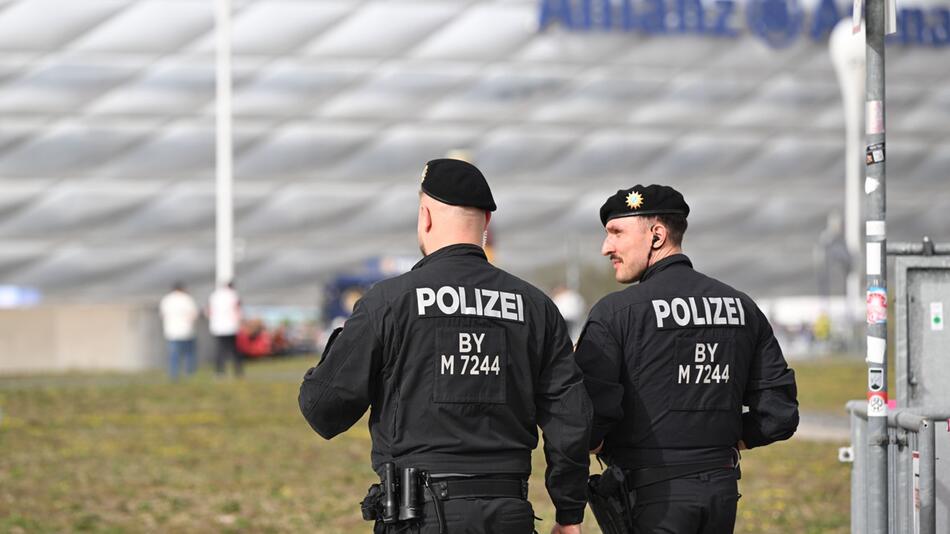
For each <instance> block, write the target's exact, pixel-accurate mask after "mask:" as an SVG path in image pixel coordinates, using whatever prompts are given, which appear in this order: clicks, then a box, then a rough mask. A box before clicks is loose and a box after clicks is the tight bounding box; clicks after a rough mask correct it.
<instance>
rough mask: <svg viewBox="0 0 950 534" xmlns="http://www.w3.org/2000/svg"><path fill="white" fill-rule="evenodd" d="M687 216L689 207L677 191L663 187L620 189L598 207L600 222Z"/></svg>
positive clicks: (640, 186)
mask: <svg viewBox="0 0 950 534" xmlns="http://www.w3.org/2000/svg"><path fill="white" fill-rule="evenodd" d="M665 214H679V215H682V216H683V217H686V216H687V215H689V205H688V204H686V200H684V199H683V195H681V194H680V192H679V191H677V190H676V189H673V188H672V187H668V186H665V185H656V184H653V185H646V186H643V185H635V186H633V187H631V188H630V189H621V190H619V191H617V193H616V194H614V195H612V196H611V197H610V198H608V199H607V202H604V205H603V206H601V207H600V222H601V223H602V224H603V225H604V226H607V221H609V220H611V219H616V218H618V217H633V216H635V215H665Z"/></svg>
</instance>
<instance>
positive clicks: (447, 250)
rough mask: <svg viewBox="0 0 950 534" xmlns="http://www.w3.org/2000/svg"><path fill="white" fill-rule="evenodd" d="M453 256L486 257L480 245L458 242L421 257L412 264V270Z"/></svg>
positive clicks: (484, 258)
mask: <svg viewBox="0 0 950 534" xmlns="http://www.w3.org/2000/svg"><path fill="white" fill-rule="evenodd" d="M453 256H478V257H480V258H482V259H483V260H487V259H488V257H487V256H485V250H484V249H483V248H482V247H480V246H478V245H473V244H471V243H458V244H455V245H448V246H446V247H442V248H440V249H439V250H437V251H435V252H433V253H431V254H429V255H428V256H426V257H424V258H422V259H421V260H419V262H418V263H416V264H415V265H413V266H412V270H416V269H418V268H419V267H422V266H423V265H427V264H429V263H432V262H434V261H438V260H440V259H442V258H450V257H453Z"/></svg>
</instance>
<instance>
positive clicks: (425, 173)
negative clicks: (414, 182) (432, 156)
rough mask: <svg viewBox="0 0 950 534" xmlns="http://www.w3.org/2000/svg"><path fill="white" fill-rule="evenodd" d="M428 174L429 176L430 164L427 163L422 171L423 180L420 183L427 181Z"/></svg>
mask: <svg viewBox="0 0 950 534" xmlns="http://www.w3.org/2000/svg"><path fill="white" fill-rule="evenodd" d="M427 174H429V164H428V163H426V166H425V167H424V168H423V169H422V179H421V180H419V181H420V182H424V181H426V175H427Z"/></svg>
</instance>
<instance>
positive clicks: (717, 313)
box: [575, 185, 798, 534]
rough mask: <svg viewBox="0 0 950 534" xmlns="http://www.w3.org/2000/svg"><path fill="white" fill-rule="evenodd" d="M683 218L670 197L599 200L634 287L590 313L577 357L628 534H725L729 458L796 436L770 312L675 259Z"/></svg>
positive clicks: (612, 248) (618, 264) (731, 477)
mask: <svg viewBox="0 0 950 534" xmlns="http://www.w3.org/2000/svg"><path fill="white" fill-rule="evenodd" d="M688 214H689V206H688V205H687V204H686V202H685V200H684V199H683V196H682V195H681V194H680V193H678V192H677V191H676V190H674V189H672V188H670V187H666V186H660V185H650V186H646V187H644V186H640V185H637V186H635V187H632V188H630V189H626V190H621V191H617V193H616V194H615V195H613V196H611V197H610V198H608V199H607V201H606V202H605V203H604V205H603V206H602V207H601V209H600V220H601V222H602V223H603V225H604V227H605V229H606V232H607V237H606V238H605V239H604V244H603V248H602V250H601V252H602V253H603V254H604V255H605V256H608V257H609V258H610V261H611V263H612V264H613V267H614V271H615V277H616V279H617V281H618V282H621V283H625V284H629V283H633V282H639V283H638V284H636V285H632V286H630V287H628V288H626V289H624V290H622V291H618V292H616V293H612V294H610V295H607V296H606V297H604V298H603V299H602V300H601V301H600V302H598V303H597V304H596V305H595V306H594V308H593V309H592V310H591V312H590V316H589V318H588V321H587V324H586V325H585V327H584V331H583V333H582V334H581V337H580V339H579V342H578V346H577V349H576V352H575V358H576V360H577V363H578V365H579V366H580V367H581V369H582V370H583V372H584V379H585V383H586V386H587V390H588V392H589V393H590V396H591V400H592V402H593V405H594V426H593V431H592V432H591V449H593V450H594V451H595V452H599V453H600V454H601V456H602V458H604V459H606V460H607V462H608V463H609V464H612V465H617V466H619V467H620V468H622V469H623V472H624V473H625V474H626V477H625V485H626V493H627V495H625V498H629V499H630V500H629V501H627V502H628V503H633V506H632V507H630V508H629V509H628V510H629V514H630V515H632V517H631V518H630V522H628V523H627V524H628V525H630V524H631V523H632V527H633V531H634V532H637V533H641V532H642V533H647V532H649V533H653V532H670V533H678V534H683V533H700V532H702V533H710V534H713V533H714V534H722V533H730V532H732V531H733V529H734V526H735V518H736V503H737V501H738V498H739V493H738V491H737V483H736V480H737V478H738V475H739V472H738V450H737V449H742V448H752V447H759V446H762V445H768V444H769V443H772V442H775V441H778V440H784V439H788V438H789V437H791V436H792V434H793V433H794V432H795V430H796V428H797V426H798V402H797V400H796V394H797V393H796V386H795V374H794V372H793V371H792V370H791V369H789V368H788V365H787V364H786V362H785V358H784V356H783V355H782V350H781V348H780V347H779V345H778V342H777V341H776V339H775V336H774V335H773V333H772V328H771V326H770V325H769V323H768V320H767V319H766V318H765V315H764V314H763V313H762V312H761V311H760V310H759V308H758V307H757V306H756V304H755V303H754V302H753V301H752V299H750V298H749V297H748V296H747V295H745V294H744V293H742V292H740V291H737V290H735V289H733V288H732V287H730V286H728V285H726V284H724V283H722V282H719V281H718V280H714V279H712V278H710V277H708V276H705V275H703V274H701V273H699V272H697V271H695V270H693V265H692V263H691V262H690V260H689V258H687V257H686V256H685V255H683V253H682V250H681V243H682V238H683V233H684V232H685V231H686V227H687V223H686V217H687V215H688ZM743 406H748V411H747V412H746V413H743Z"/></svg>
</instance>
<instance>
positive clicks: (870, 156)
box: [864, 143, 884, 165]
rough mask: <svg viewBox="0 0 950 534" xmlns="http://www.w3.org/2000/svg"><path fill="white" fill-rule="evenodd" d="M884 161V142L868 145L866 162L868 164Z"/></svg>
mask: <svg viewBox="0 0 950 534" xmlns="http://www.w3.org/2000/svg"><path fill="white" fill-rule="evenodd" d="M883 162H884V143H874V144H873V145H868V150H867V156H866V157H865V159H864V163H865V164H867V165H874V164H875V163H883Z"/></svg>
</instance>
